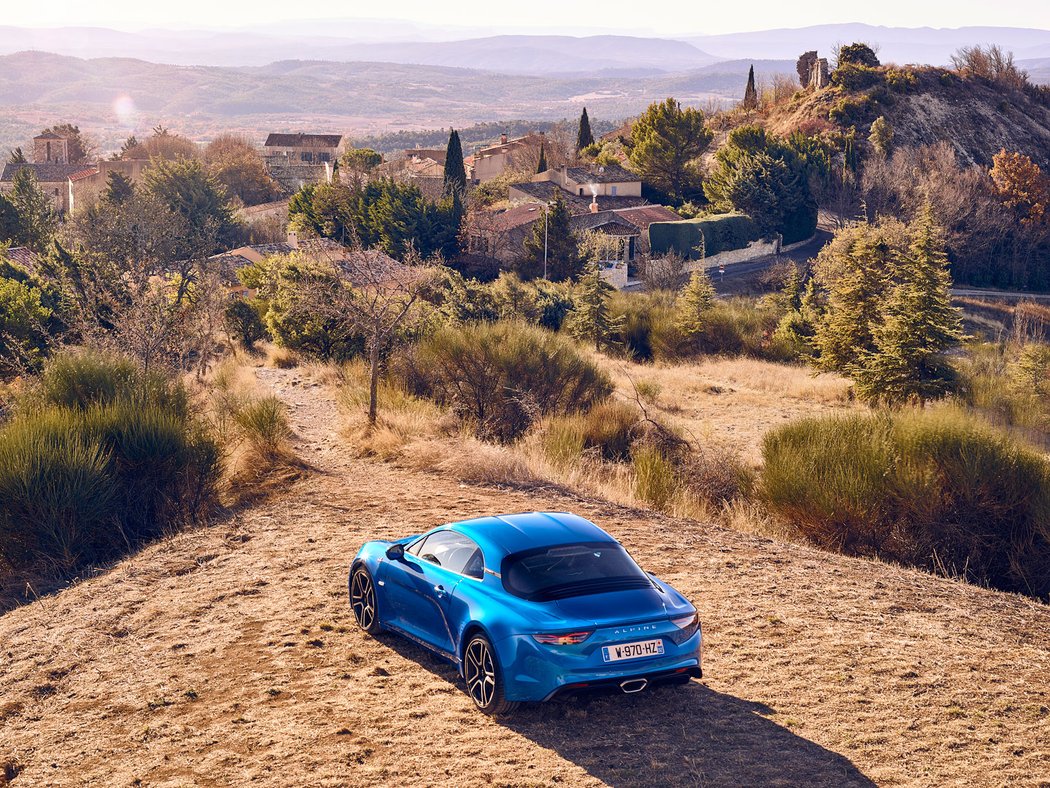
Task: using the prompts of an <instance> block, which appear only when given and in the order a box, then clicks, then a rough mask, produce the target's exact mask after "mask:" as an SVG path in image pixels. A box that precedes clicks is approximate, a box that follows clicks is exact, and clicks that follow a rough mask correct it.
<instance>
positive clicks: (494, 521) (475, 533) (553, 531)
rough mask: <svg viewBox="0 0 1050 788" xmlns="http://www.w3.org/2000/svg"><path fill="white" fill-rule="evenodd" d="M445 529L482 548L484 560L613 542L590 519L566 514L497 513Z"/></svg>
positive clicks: (450, 525) (451, 525)
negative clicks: (551, 547) (554, 547)
mask: <svg viewBox="0 0 1050 788" xmlns="http://www.w3.org/2000/svg"><path fill="white" fill-rule="evenodd" d="M448 527H449V528H450V529H451V530H453V531H458V532H459V533H461V534H464V535H466V536H469V537H470V538H471V539H473V540H474V541H475V542H477V543H478V544H479V545H480V546H481V548H482V552H484V553H485V557H486V558H492V559H495V558H497V557H498V558H502V557H503V556H504V555H509V554H510V553H517V552H518V551H520V550H528V549H529V548H530V547H544V546H546V545H559V544H572V543H574V542H612V541H615V540H614V539H613V538H612V537H611V536H609V534H607V533H605V531H603V530H602V529H601V528H599V527H598V526H596V525H595V524H594V523H592V522H591V521H590V520H585V519H583V518H582V517H579V516H577V515H575V514H569V513H568V512H523V513H521V514H499V515H493V516H490V517H477V518H475V519H473V520H463V521H462V522H458V523H450V524H449V526H448ZM486 548H488V549H486ZM494 553H497V554H498V556H497V555H494Z"/></svg>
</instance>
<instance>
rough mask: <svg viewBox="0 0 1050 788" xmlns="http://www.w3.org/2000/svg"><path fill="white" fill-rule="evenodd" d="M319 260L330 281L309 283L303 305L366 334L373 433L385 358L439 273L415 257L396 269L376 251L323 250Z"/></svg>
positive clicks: (395, 263)
mask: <svg viewBox="0 0 1050 788" xmlns="http://www.w3.org/2000/svg"><path fill="white" fill-rule="evenodd" d="M319 256H320V257H321V258H323V259H325V260H326V261H327V262H328V264H329V267H330V269H331V273H333V274H334V276H318V277H314V278H313V279H311V280H310V281H309V282H307V283H306V292H305V293H304V303H305V304H306V305H308V308H310V309H312V310H313V311H314V312H315V313H317V314H319V315H321V316H323V317H326V318H328V319H329V320H333V321H339V322H341V323H343V324H344V325H345V326H346V327H347V328H348V329H350V330H357V331H360V332H362V333H363V334H364V336H365V350H366V352H367V353H368V364H369V387H368V424H369V426H370V427H374V426H375V423H376V416H377V410H378V403H377V400H378V394H379V373H380V365H381V362H382V359H383V355H384V354H385V353H386V352H388V351H389V350H390V349H391V348H392V347H393V346H394V345H395V344H396V343H397V341H398V340H399V339H400V338H402V337H403V336H404V335H405V329H406V328H407V327H408V325H409V324H410V323H411V322H412V321H413V319H414V318H415V317H416V316H417V315H418V310H417V309H416V304H417V302H418V301H419V298H420V295H421V294H422V292H423V289H424V288H425V287H426V286H427V285H428V284H430V283H431V282H432V281H433V280H434V278H435V277H436V276H437V273H438V268H437V267H436V266H433V265H429V264H426V263H424V262H423V261H422V260H420V259H419V258H418V256H417V255H415V254H413V253H410V254H409V255H407V256H406V261H407V262H406V263H399V262H398V261H397V260H394V259H393V258H392V257H389V256H388V255H386V254H384V253H383V252H381V251H379V250H378V249H363V248H361V247H360V246H358V245H354V246H352V247H350V248H348V249H346V250H345V251H344V252H342V253H338V252H332V251H331V250H330V249H321V250H320V253H319Z"/></svg>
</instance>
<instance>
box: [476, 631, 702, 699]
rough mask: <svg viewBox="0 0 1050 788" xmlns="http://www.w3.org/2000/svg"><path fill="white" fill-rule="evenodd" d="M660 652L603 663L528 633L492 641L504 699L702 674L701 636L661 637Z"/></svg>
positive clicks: (530, 697)
mask: <svg viewBox="0 0 1050 788" xmlns="http://www.w3.org/2000/svg"><path fill="white" fill-rule="evenodd" d="M665 643H666V650H665V653H664V654H662V655H661V656H659V657H653V658H643V659H637V660H629V661H624V662H609V663H602V662H599V661H597V657H596V656H595V654H594V653H593V649H592V650H591V653H590V654H583V653H574V649H572V648H550V647H546V646H541V645H539V644H537V643H536V642H535V641H534V640H533V639H532V638H531V637H529V636H511V637H509V638H506V639H504V640H502V641H500V642H498V643H496V644H494V645H495V647H496V651H497V653H498V656H499V659H500V665H501V667H502V668H503V677H504V682H505V685H506V689H505V693H506V697H507V700H511V701H543V700H549V699H550V698H553V697H555V696H556V695H561V694H562V693H569V692H577V691H588V690H591V689H596V690H600V689H608V688H610V687H612V688H617V687H619V686H620V684H622V683H623V682H624V681H629V680H635V679H645V680H646V681H645V683H646V685H649V684H659V683H664V682H667V681H674V680H676V679H677V680H681V679H683V677H685V678H686V679H688V678H689V677H694V676H695V677H700V676H702V675H703V674H702V672H701V670H702V669H701V661H700V653H701V652H700V649H701V635H700V633H699V632H697V633H696V634H694V635H693V636H692V637H691V638H689V639H688V640H686V641H685V642H683V643H681V644H674V643H672V642H671V641H665Z"/></svg>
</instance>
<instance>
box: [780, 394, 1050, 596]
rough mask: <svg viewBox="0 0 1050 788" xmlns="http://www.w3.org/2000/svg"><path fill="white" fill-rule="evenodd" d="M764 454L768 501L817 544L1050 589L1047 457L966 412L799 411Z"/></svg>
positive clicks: (1027, 588) (1006, 586)
mask: <svg viewBox="0 0 1050 788" xmlns="http://www.w3.org/2000/svg"><path fill="white" fill-rule="evenodd" d="M763 455H764V459H765V469H764V472H763V475H762V481H761V485H762V492H763V495H764V497H765V499H766V500H767V501H768V503H769V505H770V507H771V508H772V509H773V510H774V511H775V512H776V513H777V514H779V515H780V516H781V517H783V518H784V519H785V520H786V521H787V522H788V523H789V524H790V526H789V527H791V528H793V529H795V531H796V532H797V533H799V534H800V535H802V536H804V537H805V538H807V539H809V540H811V541H813V542H815V543H816V544H819V545H821V546H823V547H826V548H831V549H836V550H840V551H842V552H845V553H849V554H855V555H867V556H879V557H882V558H886V559H889V560H895V561H899V562H901V563H904V564H909V565H913V566H920V567H924V568H926V569H929V570H932V571H937V572H941V573H944V574H949V575H953V576H961V577H965V578H967V579H969V580H972V581H975V582H978V583H983V584H987V585H990V586H992V587H995V588H1000V589H1003V590H1007V591H1017V592H1020V593H1025V594H1030V595H1034V596H1037V597H1044V598H1045V597H1046V596H1047V595H1048V594H1050V465H1048V463H1047V460H1046V459H1045V458H1044V457H1043V456H1041V455H1039V454H1038V453H1036V452H1035V451H1033V450H1031V449H1029V448H1027V447H1026V446H1024V445H1022V444H1020V443H1018V442H1016V441H1013V440H1011V439H1010V438H1009V437H1007V436H1006V435H1004V434H1002V433H1000V432H998V431H996V430H995V429H993V428H992V427H990V426H988V425H985V424H982V423H980V422H977V421H975V420H974V417H973V416H972V414H968V413H966V412H964V411H959V410H955V409H952V408H941V409H938V410H935V411H921V410H917V411H905V412H901V413H894V414H885V413H883V414H876V415H854V416H848V417H822V418H815V419H806V420H803V421H799V422H795V423H794V424H790V425H787V426H785V427H782V428H780V429H779V430H776V431H774V432H771V433H769V434H768V435H767V436H766V439H765V443H764V447H763Z"/></svg>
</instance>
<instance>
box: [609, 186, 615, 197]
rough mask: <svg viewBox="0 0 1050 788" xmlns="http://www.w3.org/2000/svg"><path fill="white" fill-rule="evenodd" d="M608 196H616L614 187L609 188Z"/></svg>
mask: <svg viewBox="0 0 1050 788" xmlns="http://www.w3.org/2000/svg"><path fill="white" fill-rule="evenodd" d="M609 194H610V195H612V196H613V197H615V196H616V187H615V186H610V187H609Z"/></svg>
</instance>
